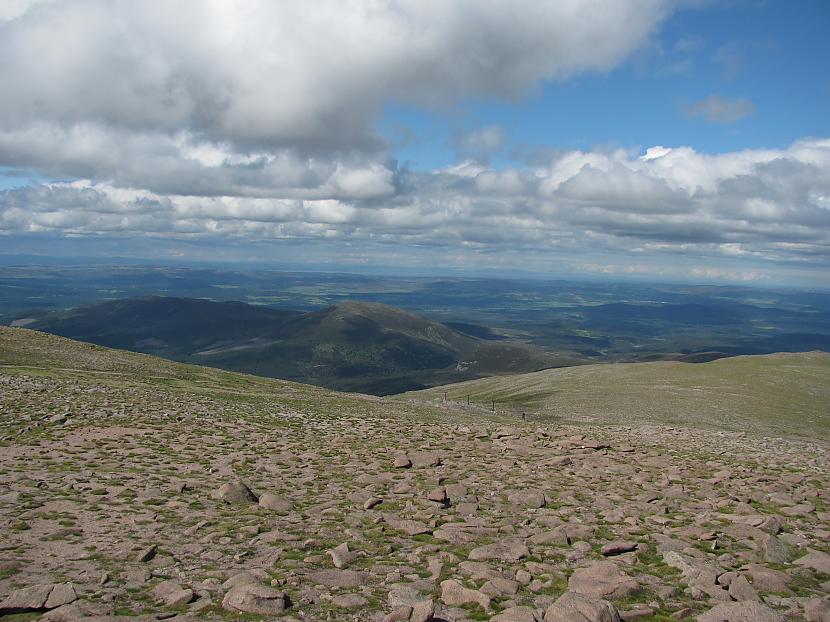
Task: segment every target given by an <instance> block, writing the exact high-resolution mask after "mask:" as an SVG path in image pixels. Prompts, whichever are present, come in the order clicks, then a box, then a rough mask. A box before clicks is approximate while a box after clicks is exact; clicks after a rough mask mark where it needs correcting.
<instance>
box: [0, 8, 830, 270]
mask: <svg viewBox="0 0 830 622" xmlns="http://www.w3.org/2000/svg"><path fill="white" fill-rule="evenodd" d="M672 8H673V6H672V3H671V2H669V0H614V1H613V2H603V1H600V0H568V1H564V2H563V1H559V2H550V3H548V2H538V0H522V1H519V0H517V1H516V2H511V3H503V2H481V1H480V0H459V1H457V2H441V1H438V0H397V1H392V0H338V1H333V0H332V1H325V0H323V1H320V2H315V3H312V4H309V3H292V2H266V1H262V2H257V1H248V2H226V1H224V0H212V1H209V0H180V1H177V2H173V3H171V2H169V1H166V2H162V1H161V0H146V1H145V2H141V3H135V2H132V1H128V0H73V1H71V2H70V1H68V0H39V1H38V0H15V1H14V2H11V3H9V4H8V5H5V9H0V86H2V90H3V93H4V98H3V102H2V104H0V166H5V167H10V168H12V169H13V170H16V171H32V172H36V173H38V174H40V175H43V176H46V177H48V178H52V179H66V180H70V181H66V182H61V183H50V184H44V185H39V186H31V187H26V188H18V189H14V190H9V191H5V192H2V193H0V234H6V235H16V234H25V233H27V232H28V233H38V232H39V233H54V234H56V235H64V236H78V235H81V236H119V235H129V236H154V237H161V238H163V237H173V238H179V239H185V238H187V239H191V238H205V239H214V238H217V239H218V238H222V239H226V240H230V239H232V240H274V239H288V238H300V239H318V240H340V241H351V242H360V243H373V244H378V243H381V244H383V243H388V244H393V245H398V246H399V247H400V245H403V244H408V245H417V246H418V247H421V248H422V247H430V246H431V247H438V246H441V247H445V248H458V249H484V248H486V249H505V250H509V251H510V252H514V251H516V250H517V249H528V250H529V251H534V252H535V251H557V252H566V253H572V254H582V253H585V252H586V251H587V250H589V249H590V251H591V252H596V251H608V252H617V251H620V252H625V253H629V254H634V255H638V254H639V255H648V254H654V253H658V254H659V253H674V254H690V255H693V254H697V255H701V254H702V255H708V256H723V257H731V258H742V257H743V258H751V259H758V260H760V259H766V260H775V261H786V262H798V261H806V260H810V261H820V262H825V263H826V262H828V261H829V260H830V141H828V140H824V139H809V140H808V139H805V140H802V141H798V142H796V143H795V144H793V145H792V146H791V147H789V148H787V149H781V150H766V151H760V150H755V151H743V152H734V153H726V154H719V155H708V154H704V153H698V152H696V151H695V150H693V149H691V148H689V147H676V148H666V147H659V146H656V147H652V148H651V149H649V150H648V151H647V152H646V153H645V155H641V154H640V153H639V152H637V153H635V152H630V151H625V150H617V151H601V150H596V151H591V152H567V153H558V154H557V155H556V157H554V158H552V159H550V161H548V162H547V163H546V164H543V165H541V166H540V165H537V164H536V163H534V164H532V165H531V164H527V165H524V166H516V167H513V168H506V169H505V168H500V169H496V168H491V167H490V165H489V162H490V159H491V156H492V155H493V153H495V152H498V151H499V150H500V149H502V148H503V147H504V145H505V143H506V142H507V140H508V138H507V137H506V135H505V133H504V131H503V130H502V129H500V128H499V127H497V126H488V127H483V128H480V129H478V130H473V131H471V132H470V133H469V134H465V135H463V136H458V137H457V145H456V148H457V150H458V152H459V153H460V154H462V155H463V156H465V157H468V158H470V160H469V161H466V162H462V163H459V164H458V165H457V166H454V167H451V168H447V169H445V170H436V171H408V170H402V169H399V168H398V167H397V165H396V164H395V162H394V160H393V158H392V156H391V154H390V149H389V147H388V145H387V144H386V142H385V141H384V139H383V138H382V137H381V136H380V135H379V134H378V133H377V131H376V129H375V124H376V122H377V120H378V118H379V116H380V115H381V114H382V112H383V109H384V106H386V105H387V104H389V103H390V102H394V103H404V104H409V105H415V106H425V107H433V108H444V107H451V106H453V105H454V104H455V103H457V102H459V101H462V100H464V99H467V98H470V97H482V96H483V97H496V98H502V99H507V100H510V99H515V98H519V97H522V96H523V95H524V94H526V93H527V92H528V91H529V90H531V89H533V88H534V87H535V86H536V85H538V83H539V82H540V81H543V80H551V79H553V80H556V79H564V78H567V77H569V76H571V75H574V74H578V73H581V72H586V71H605V70H609V69H611V68H613V67H615V66H617V65H619V64H620V63H621V62H623V61H624V60H625V59H626V58H627V57H629V56H630V55H631V54H632V53H633V52H634V51H636V50H637V49H639V48H641V47H642V46H643V45H644V44H646V43H647V42H648V40H649V37H650V36H651V34H652V33H654V32H655V30H656V29H657V28H658V27H659V25H660V23H661V21H662V20H664V19H665V18H666V16H667V15H668V14H669V13H670V12H671V10H672ZM621 24H624V25H625V27H620V25H621ZM688 112H689V113H690V114H699V115H702V116H704V117H705V118H706V119H708V120H711V121H727V122H728V121H735V120H738V119H740V118H741V117H742V116H745V115H746V114H750V113H751V112H752V107H751V104H750V103H749V102H745V101H742V100H734V101H732V100H724V99H722V98H717V97H710V98H709V99H707V100H704V101H702V102H700V103H699V104H697V105H695V106H694V107H693V108H691V109H690V110H689V111H688Z"/></svg>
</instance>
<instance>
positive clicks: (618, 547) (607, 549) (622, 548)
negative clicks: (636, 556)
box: [601, 540, 637, 557]
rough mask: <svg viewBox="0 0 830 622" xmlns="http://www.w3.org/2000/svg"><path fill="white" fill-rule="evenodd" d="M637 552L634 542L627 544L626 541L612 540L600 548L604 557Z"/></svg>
mask: <svg viewBox="0 0 830 622" xmlns="http://www.w3.org/2000/svg"><path fill="white" fill-rule="evenodd" d="M636 550H637V543H636V542H629V541H627V540H614V541H613V542H609V543H608V544H606V545H604V546H603V547H602V550H601V553H602V554H603V555H604V556H605V557H611V556H613V555H622V554H623V553H630V552H631V551H636Z"/></svg>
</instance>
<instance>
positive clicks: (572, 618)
mask: <svg viewBox="0 0 830 622" xmlns="http://www.w3.org/2000/svg"><path fill="white" fill-rule="evenodd" d="M545 622H622V620H621V619H620V614H619V611H617V608H616V607H614V605H612V604H611V603H609V602H608V601H605V600H601V599H597V598H591V597H590V596H587V595H585V594H579V593H575V592H565V593H564V594H562V596H560V597H559V598H558V599H557V600H556V602H555V603H553V604H552V605H551V606H550V607H548V609H547V611H546V612H545Z"/></svg>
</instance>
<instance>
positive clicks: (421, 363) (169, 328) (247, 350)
mask: <svg viewBox="0 0 830 622" xmlns="http://www.w3.org/2000/svg"><path fill="white" fill-rule="evenodd" d="M29 327H30V328H34V329H37V330H42V331H45V332H50V333H54V334H57V335H62V336H64V337H70V338H73V339H80V340H83V341H89V342H91V343H96V344H99V345H105V346H109V347H114V348H123V349H129V350H133V351H137V352H144V353H149V354H154V355H157V356H162V357H165V358H170V359H173V360H177V361H183V362H193V363H198V364H201V365H210V366H213V367H219V368H222V369H228V370H232V371H240V372H246V373H253V374H258V375H263V376H270V377H274V378H286V379H290V380H296V381H299V382H307V383H311V384H317V385H320V386H327V387H331V388H336V389H343V390H350V391H360V392H366V393H374V394H380V395H383V394H388V393H397V392H400V391H405V390H409V389H417V388H424V387H427V386H433V385H436V384H441V383H446V382H454V381H458V380H464V379H468V378H477V377H481V376H484V375H491V374H498V373H508V372H510V373H515V372H522V371H530V370H538V369H543V368H546V367H551V366H554V365H563V364H571V363H573V362H575V361H574V359H572V358H565V357H557V356H555V355H553V354H550V353H547V352H543V351H541V350H538V349H536V348H533V347H531V346H527V345H524V344H520V343H516V342H509V341H496V340H487V339H481V338H478V337H476V336H473V335H470V334H466V333H463V332H460V331H458V330H455V329H453V328H451V327H449V326H446V325H444V324H441V323H438V322H434V321H431V320H429V319H427V318H424V317H422V316H419V315H415V314H413V313H408V312H406V311H403V310H401V309H396V308H394V307H390V306H387V305H383V304H378V303H363V302H343V303H340V304H337V305H334V306H331V307H328V308H326V309H323V310H320V311H312V312H307V313H302V312H298V311H287V310H280V309H272V308H269V307H260V306H253V305H248V304H244V303H241V302H212V301H208V300H199V299H190V298H168V297H144V298H131V299H126V300H116V301H110V302H105V303H101V304H96V305H90V306H85V307H79V308H77V309H72V310H69V311H61V312H53V313H48V314H46V315H42V316H40V317H38V318H36V321H35V322H33V323H30V324H29Z"/></svg>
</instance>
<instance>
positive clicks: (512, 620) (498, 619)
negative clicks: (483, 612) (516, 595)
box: [490, 607, 540, 622]
mask: <svg viewBox="0 0 830 622" xmlns="http://www.w3.org/2000/svg"><path fill="white" fill-rule="evenodd" d="M490 622H540V618H539V616H538V615H537V614H536V610H535V609H533V607H509V608H508V609H505V610H504V611H502V612H501V613H500V614H498V615H495V616H493V617H492V618H490Z"/></svg>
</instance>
